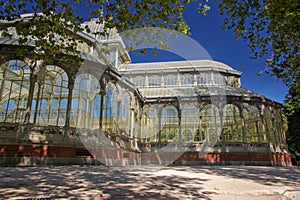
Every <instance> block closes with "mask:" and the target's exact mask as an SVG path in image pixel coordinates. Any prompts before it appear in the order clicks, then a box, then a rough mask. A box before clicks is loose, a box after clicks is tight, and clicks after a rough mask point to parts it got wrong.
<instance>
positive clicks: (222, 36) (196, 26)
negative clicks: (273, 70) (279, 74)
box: [130, 2, 287, 103]
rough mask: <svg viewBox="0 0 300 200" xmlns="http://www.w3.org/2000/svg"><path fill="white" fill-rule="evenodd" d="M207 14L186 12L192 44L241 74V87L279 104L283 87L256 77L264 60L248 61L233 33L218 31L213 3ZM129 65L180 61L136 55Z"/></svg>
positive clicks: (172, 57)
mask: <svg viewBox="0 0 300 200" xmlns="http://www.w3.org/2000/svg"><path fill="white" fill-rule="evenodd" d="M211 4H212V5H211V10H210V11H209V13H208V15H207V16H203V15H202V14H199V13H197V9H196V7H195V6H194V5H189V6H187V8H186V12H185V14H184V19H185V20H186V21H187V24H188V25H189V26H190V28H191V35H190V37H191V38H193V39H194V40H196V41H197V42H198V43H199V44H200V45H202V46H203V47H204V49H205V50H206V51H207V52H208V53H209V54H210V56H211V58H212V59H213V60H216V61H220V62H223V63H225V64H228V65H229V66H231V67H232V68H234V69H236V70H238V71H241V72H242V77H241V82H242V87H244V88H246V89H249V90H252V91H254V92H257V93H259V94H262V95H264V96H266V97H268V98H270V99H272V100H275V101H277V102H280V103H283V100H284V97H285V95H286V93H287V87H286V86H285V85H284V84H283V83H282V82H281V81H280V80H278V79H277V78H276V77H272V76H270V75H267V74H264V73H263V74H262V75H261V76H257V75H256V74H257V73H258V72H260V71H262V70H264V69H265V66H264V59H257V60H252V59H250V58H249V56H250V50H249V48H248V47H247V45H246V43H245V42H244V41H243V40H242V39H239V40H236V41H235V40H234V33H233V31H231V30H230V31H228V30H226V31H224V30H222V29H221V24H222V16H220V14H219V10H218V8H217V5H216V3H214V2H211ZM130 55H131V59H132V62H153V61H170V60H180V59H181V58H180V57H178V56H175V55H173V54H170V53H160V56H152V55H151V54H150V53H147V54H146V55H137V54H136V53H131V54H130Z"/></svg>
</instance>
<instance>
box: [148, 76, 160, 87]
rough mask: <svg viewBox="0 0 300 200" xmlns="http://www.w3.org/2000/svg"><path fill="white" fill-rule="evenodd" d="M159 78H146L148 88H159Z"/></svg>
mask: <svg viewBox="0 0 300 200" xmlns="http://www.w3.org/2000/svg"><path fill="white" fill-rule="evenodd" d="M161 83H162V80H161V76H158V75H152V76H150V77H149V78H148V86H149V87H161Z"/></svg>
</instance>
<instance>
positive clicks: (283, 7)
mask: <svg viewBox="0 0 300 200" xmlns="http://www.w3.org/2000/svg"><path fill="white" fill-rule="evenodd" d="M219 8H220V11H221V14H223V15H225V19H224V24H223V27H224V28H225V29H232V30H234V32H235V36H236V38H243V39H244V40H245V41H246V42H247V43H248V46H249V48H250V49H251V52H252V57H253V58H258V57H263V56H266V57H267V59H266V66H267V70H266V72H267V73H270V74H272V75H274V76H276V77H278V78H279V79H281V80H282V81H283V82H284V83H285V84H286V85H287V86H288V87H291V86H293V85H295V86H294V87H297V88H300V86H299V85H300V83H299V81H300V75H299V74H300V68H299V67H300V52H299V48H300V12H299V10H300V1H295V0H286V1H283V0H249V1H243V0H222V1H221V2H220V4H219ZM297 92H299V89H297ZM298 94H300V93H298Z"/></svg>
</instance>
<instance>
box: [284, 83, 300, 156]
mask: <svg viewBox="0 0 300 200" xmlns="http://www.w3.org/2000/svg"><path fill="white" fill-rule="evenodd" d="M296 89H298V87H291V89H290V92H289V93H290V95H289V96H287V97H286V103H285V104H284V105H283V112H284V115H285V117H286V118H287V123H288V130H287V133H286V136H287V143H288V146H289V150H290V152H295V151H300V99H299V95H298V94H299V93H298V92H297V91H295V90H296Z"/></svg>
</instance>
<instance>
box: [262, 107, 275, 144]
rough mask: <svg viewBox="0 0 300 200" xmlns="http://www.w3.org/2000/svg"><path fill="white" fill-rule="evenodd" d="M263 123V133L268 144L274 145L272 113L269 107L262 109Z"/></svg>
mask: <svg viewBox="0 0 300 200" xmlns="http://www.w3.org/2000/svg"><path fill="white" fill-rule="evenodd" d="M264 119H265V120H264V122H265V129H266V130H265V131H266V136H267V140H268V142H271V143H275V133H274V124H273V118H272V113H271V110H270V108H269V107H266V108H265V109H264Z"/></svg>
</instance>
